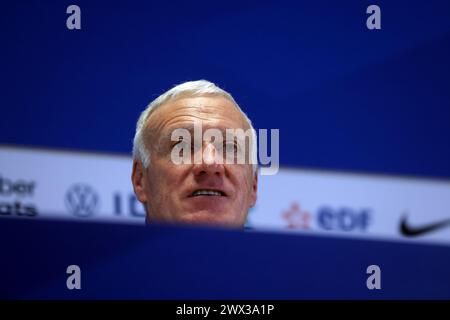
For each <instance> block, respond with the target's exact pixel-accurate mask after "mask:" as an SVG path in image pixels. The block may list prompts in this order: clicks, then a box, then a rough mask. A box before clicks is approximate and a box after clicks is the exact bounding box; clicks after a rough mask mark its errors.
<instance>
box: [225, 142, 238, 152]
mask: <svg viewBox="0 0 450 320" xmlns="http://www.w3.org/2000/svg"><path fill="white" fill-rule="evenodd" d="M223 146H224V148H225V150H226V152H237V151H238V149H239V148H238V145H237V144H236V143H234V142H228V143H224V145H223Z"/></svg>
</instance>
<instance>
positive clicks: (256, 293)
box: [0, 219, 450, 299]
mask: <svg viewBox="0 0 450 320" xmlns="http://www.w3.org/2000/svg"><path fill="white" fill-rule="evenodd" d="M0 239H1V243H2V250H1V256H0V261H1V263H0V298H1V299H449V298H450V272H449V270H450V249H449V247H448V246H438V245H425V244H411V243H401V242H381V241H367V240H351V239H343V238H332V237H313V236H301V235H289V234H275V233H262V232H255V231H248V232H241V231H232V230H222V229H207V228H192V227H187V228H184V227H183V228H182V227H168V226H151V227H142V226H124V225H118V224H95V223H74V222H55V221H29V220H20V219H17V220H16V219H2V220H1V221H0ZM70 265H77V266H79V267H80V271H81V272H80V277H79V280H80V285H81V289H79V290H78V289H73V290H69V289H68V288H67V279H68V278H69V277H71V276H72V274H68V273H66V271H67V267H68V266H70ZM370 265H377V266H379V268H380V272H379V273H378V274H368V273H367V268H368V266H370ZM375 273H376V272H375ZM374 275H379V278H378V280H379V282H377V283H378V284H379V285H380V286H381V289H372V290H369V289H368V287H367V279H368V278H369V277H371V276H372V278H371V279H372V280H373V281H369V282H370V283H372V284H373V283H376V280H377V279H375V278H374V277H373V276H374Z"/></svg>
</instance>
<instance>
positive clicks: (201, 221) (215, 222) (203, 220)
mask: <svg viewBox="0 0 450 320" xmlns="http://www.w3.org/2000/svg"><path fill="white" fill-rule="evenodd" d="M237 220H238V219H236V217H235V216H232V215H230V214H227V213H217V212H214V213H213V212H208V211H206V212H205V211H199V212H193V213H185V214H183V215H182V216H181V217H180V218H179V221H180V222H182V223H187V224H195V225H205V226H217V227H228V228H241V227H242V226H243V223H242V224H241V223H238V222H237Z"/></svg>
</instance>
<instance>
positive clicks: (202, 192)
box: [189, 189, 227, 197]
mask: <svg viewBox="0 0 450 320" xmlns="http://www.w3.org/2000/svg"><path fill="white" fill-rule="evenodd" d="M200 196H207V197H226V196H227V195H226V194H225V192H223V191H220V190H214V189H198V190H195V191H194V192H192V193H191V194H190V196H189V197H200Z"/></svg>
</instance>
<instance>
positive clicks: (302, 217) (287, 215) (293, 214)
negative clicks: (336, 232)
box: [281, 202, 311, 230]
mask: <svg viewBox="0 0 450 320" xmlns="http://www.w3.org/2000/svg"><path fill="white" fill-rule="evenodd" d="M281 216H282V217H283V219H285V220H286V221H287V223H288V225H287V227H288V228H290V229H306V230H309V229H310V228H311V226H310V221H311V214H310V213H309V212H307V211H302V210H300V206H299V204H298V203H297V202H293V203H292V204H291V207H290V209H289V210H287V211H284V212H283V213H282V214H281Z"/></svg>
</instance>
